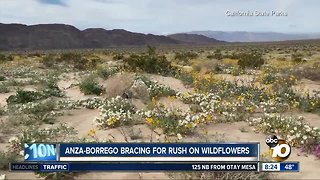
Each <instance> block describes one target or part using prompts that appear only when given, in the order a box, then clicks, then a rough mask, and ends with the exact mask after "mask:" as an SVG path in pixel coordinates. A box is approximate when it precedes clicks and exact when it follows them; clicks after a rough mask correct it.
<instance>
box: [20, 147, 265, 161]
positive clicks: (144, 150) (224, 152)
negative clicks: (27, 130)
mask: <svg viewBox="0 0 320 180" xmlns="http://www.w3.org/2000/svg"><path fill="white" fill-rule="evenodd" d="M24 150H25V151H24V152H25V158H24V160H25V161H34V162H39V161H63V162H70V161H72V162H74V161H92V162H96V161H102V162H106V161H107V162H119V161H126V162H185V161H188V162H213V161H230V162H232V161H239V162H241V161H259V156H260V144H259V143H105V144H96V143H90V144H88V143H87V144H25V149H24Z"/></svg>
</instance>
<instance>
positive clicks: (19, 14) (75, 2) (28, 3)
mask: <svg viewBox="0 0 320 180" xmlns="http://www.w3.org/2000/svg"><path fill="white" fill-rule="evenodd" d="M228 10H229V11H230V12H234V11H250V12H254V11H268V12H269V11H272V10H274V11H282V12H285V13H287V16H279V17H277V16H266V17H257V16H246V17H243V16H242V17H241V16H236V17H235V16H227V15H226V11H228ZM319 19H320V0H0V22H1V23H22V24H29V25H30V24H44V23H64V24H71V25H74V26H76V27H77V28H79V29H85V28H89V27H102V28H105V29H126V30H129V31H134V32H143V33H155V34H168V33H176V32H187V31H194V30H221V31H259V32H265V31H273V32H287V33H296V32H298V33H304V32H320V23H319V21H320V20H319Z"/></svg>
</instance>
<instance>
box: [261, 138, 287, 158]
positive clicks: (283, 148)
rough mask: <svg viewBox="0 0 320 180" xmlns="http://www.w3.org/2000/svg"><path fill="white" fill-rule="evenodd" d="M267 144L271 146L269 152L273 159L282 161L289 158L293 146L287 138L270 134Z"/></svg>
mask: <svg viewBox="0 0 320 180" xmlns="http://www.w3.org/2000/svg"><path fill="white" fill-rule="evenodd" d="M266 144H267V145H268V146H269V147H270V150H269V153H270V155H271V157H272V159H273V160H275V161H278V162H281V161H285V160H286V159H288V158H289V156H290V153H291V147H290V145H289V144H287V143H286V141H285V140H283V139H278V138H277V136H275V135H270V136H268V137H267V139H266Z"/></svg>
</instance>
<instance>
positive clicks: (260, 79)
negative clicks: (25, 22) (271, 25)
mask: <svg viewBox="0 0 320 180" xmlns="http://www.w3.org/2000/svg"><path fill="white" fill-rule="evenodd" d="M319 113H320V42H318V41H299V42H296V41H294V42H290V41H289V42H286V43H269V44H266V43H260V44H259V43H258V44H232V45H215V46H210V45H207V46H197V47H192V46H178V45H177V46H176V47H174V48H172V47H170V48H164V47H159V48H155V47H152V46H148V47H141V48H139V50H137V49H132V48H119V49H100V50H86V51H85V50H80V51H78V50H77V51H76V50H68V51H55V52H53V51H38V52H32V51H30V52H4V53H2V54H1V55H0V123H1V125H0V159H1V162H0V169H1V171H0V174H2V176H3V177H5V178H6V179H292V177H293V176H294V178H295V179H317V178H319V175H318V170H319V169H320V161H319V158H320V129H319V128H318V127H319V126H320V116H319ZM270 134H276V135H277V136H278V137H281V138H284V139H286V140H287V141H288V142H289V143H290V145H291V146H292V147H293V150H292V153H291V156H290V158H289V160H290V161H299V162H300V164H301V171H300V172H299V173H295V174H289V173H281V174H280V173H244V172H228V173H223V172H140V173H134V172H132V173H130V172H101V173H96V172H95V173H93V172H88V173H83V172H82V173H72V174H71V173H44V174H35V173H16V172H8V163H9V162H13V161H19V160H22V155H21V152H22V148H23V146H22V145H23V144H24V143H26V142H105V143H108V142H260V144H261V154H262V155H261V159H263V160H271V159H270V156H269V154H268V153H269V149H268V146H267V145H266V144H265V138H266V136H267V135H270Z"/></svg>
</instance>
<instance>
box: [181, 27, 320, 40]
mask: <svg viewBox="0 0 320 180" xmlns="http://www.w3.org/2000/svg"><path fill="white" fill-rule="evenodd" d="M186 34H199V35H204V36H206V37H209V38H214V39H217V40H220V41H227V42H268V41H288V40H308V39H319V38H320V33H280V32H250V31H211V30H208V31H190V32H186Z"/></svg>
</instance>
